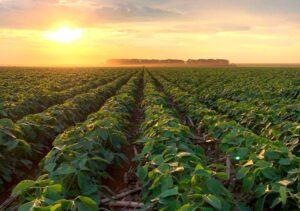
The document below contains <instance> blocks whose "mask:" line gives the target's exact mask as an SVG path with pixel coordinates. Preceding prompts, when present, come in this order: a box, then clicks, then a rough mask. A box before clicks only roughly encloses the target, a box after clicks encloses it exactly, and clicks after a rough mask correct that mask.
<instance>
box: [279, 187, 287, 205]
mask: <svg viewBox="0 0 300 211" xmlns="http://www.w3.org/2000/svg"><path fill="white" fill-rule="evenodd" d="M286 192H287V190H286V186H280V188H279V195H280V199H281V201H282V204H283V205H285V204H286V199H287V194H286Z"/></svg>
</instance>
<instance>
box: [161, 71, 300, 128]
mask: <svg viewBox="0 0 300 211" xmlns="http://www.w3.org/2000/svg"><path fill="white" fill-rule="evenodd" d="M211 72H213V73H215V74H213V73H209V72H203V70H199V71H197V72H192V71H189V70H186V71H181V72H180V71H175V72H173V73H171V72H168V73H167V74H166V75H170V77H169V78H170V79H172V80H173V81H174V80H177V81H178V82H179V83H180V84H181V85H182V86H183V87H187V88H188V89H189V90H193V93H197V94H198V95H199V96H201V99H202V100H203V102H205V103H207V104H209V105H210V106H214V105H215V102H216V101H217V100H218V99H220V98H223V99H226V100H230V101H232V102H234V103H237V102H244V103H246V104H247V105H248V106H251V108H249V109H254V111H259V110H261V111H262V112H264V114H274V113H275V114H276V118H277V119H284V120H289V121H298V122H299V118H300V116H299V105H300V101H299V100H300V95H299V93H300V87H299V85H300V84H299V82H298V83H297V81H299V80H300V70H298V71H296V70H294V71H288V70H286V71H281V72H278V71H275V72H273V71H272V70H268V69H267V70H264V69H258V70H257V71H250V70H248V71H247V72H246V70H239V71H232V72H231V71H229V70H226V71H222V70H221V69H220V70H218V71H216V72H214V71H213V70H211ZM175 74H176V75H177V76H176V75H175ZM284 76H285V77H284ZM195 83H197V86H196V87H195V86H194V85H193V84H195ZM287 87H288V88H289V89H291V90H294V91H293V94H292V95H288V94H282V93H285V91H284V90H285V89H286V88H287ZM262 93H263V94H262ZM297 98H298V99H297ZM258 109H259V110H258ZM273 118H275V117H273Z"/></svg>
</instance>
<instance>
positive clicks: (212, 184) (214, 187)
mask: <svg viewBox="0 0 300 211" xmlns="http://www.w3.org/2000/svg"><path fill="white" fill-rule="evenodd" d="M206 186H207V188H208V190H209V191H210V192H211V193H213V194H215V195H220V194H222V195H229V192H228V191H227V190H226V189H225V188H224V186H223V184H222V183H221V182H220V181H218V180H216V179H208V180H207V181H206Z"/></svg>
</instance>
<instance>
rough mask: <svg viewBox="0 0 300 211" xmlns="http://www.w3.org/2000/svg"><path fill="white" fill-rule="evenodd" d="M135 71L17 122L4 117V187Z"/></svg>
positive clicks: (0, 140) (0, 182)
mask: <svg viewBox="0 0 300 211" xmlns="http://www.w3.org/2000/svg"><path fill="white" fill-rule="evenodd" d="M132 74H133V73H132V72H131V71H129V72H128V73H127V74H125V75H124V76H122V77H120V78H118V79H116V80H114V81H112V82H110V83H108V84H105V85H102V86H99V87H98V88H96V89H92V90H90V91H89V92H86V93H84V94H80V95H76V96H75V97H73V98H71V99H69V100H67V101H65V102H64V103H63V104H59V105H55V106H52V107H49V108H48V109H46V110H45V111H43V112H42V113H37V114H34V115H28V116H26V117H24V118H23V119H21V120H19V121H17V122H16V123H13V122H12V121H11V120H10V119H1V120H0V189H3V187H4V185H5V183H7V182H10V181H12V180H16V179H17V178H20V177H21V178H22V177H23V176H24V172H26V169H30V168H31V166H32V164H33V161H35V160H38V159H39V158H40V157H41V154H43V153H44V152H46V151H47V150H48V149H49V146H51V143H52V141H53V139H54V138H55V136H56V135H58V134H59V133H61V132H63V131H64V130H65V129H66V128H67V127H69V126H71V125H74V124H75V123H77V122H81V121H83V120H85V118H86V116H87V115H88V114H90V113H92V112H95V111H97V110H98V109H99V106H100V105H101V104H103V103H104V102H105V100H106V99H108V98H109V97H111V96H113V95H114V94H115V92H116V91H117V90H118V89H119V88H120V87H121V86H122V85H123V84H125V83H126V82H127V81H128V80H129V78H130V77H131V76H132ZM13 176H14V177H13ZM1 191H2V190H1Z"/></svg>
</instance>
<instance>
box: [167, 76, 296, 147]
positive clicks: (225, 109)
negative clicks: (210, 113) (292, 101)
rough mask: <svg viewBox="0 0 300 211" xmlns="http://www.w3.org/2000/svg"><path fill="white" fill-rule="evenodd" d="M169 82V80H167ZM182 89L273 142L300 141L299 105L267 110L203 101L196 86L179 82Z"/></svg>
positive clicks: (221, 100)
mask: <svg viewBox="0 0 300 211" xmlns="http://www.w3.org/2000/svg"><path fill="white" fill-rule="evenodd" d="M167 80H169V79H167ZM177 84H178V86H179V87H180V88H183V87H185V88H184V90H186V91H188V92H191V93H193V95H195V96H197V97H198V99H199V100H200V101H201V102H202V103H206V104H208V105H210V107H211V108H215V109H216V110H217V111H220V112H222V113H225V114H228V115H229V116H230V117H231V118H233V119H235V120H236V121H238V122H239V123H240V124H242V125H244V126H245V127H248V128H250V129H251V130H252V131H254V132H255V133H256V134H258V135H260V136H264V137H266V138H269V139H272V140H282V141H285V142H289V143H290V144H296V143H298V141H299V136H300V125H299V123H298V122H299V118H300V112H299V108H298V107H297V105H286V107H289V108H290V109H284V106H283V107H281V106H279V108H280V110H281V111H279V108H278V109H273V108H266V109H262V108H259V107H257V106H255V105H251V104H249V102H247V101H245V102H235V101H232V100H226V99H222V97H221V96H220V98H219V99H215V100H214V99H212V98H210V97H207V98H208V99H210V100H203V98H202V95H201V94H198V93H197V92H196V91H195V90H196V88H195V87H196V85H195V84H192V85H191V83H190V86H188V88H187V86H184V85H183V84H181V83H180V81H177ZM286 119H292V120H295V122H292V121H288V120H286Z"/></svg>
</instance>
